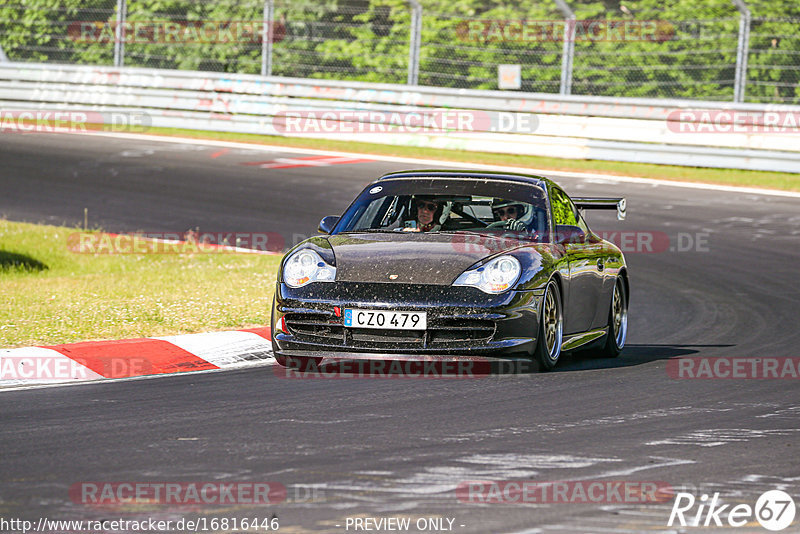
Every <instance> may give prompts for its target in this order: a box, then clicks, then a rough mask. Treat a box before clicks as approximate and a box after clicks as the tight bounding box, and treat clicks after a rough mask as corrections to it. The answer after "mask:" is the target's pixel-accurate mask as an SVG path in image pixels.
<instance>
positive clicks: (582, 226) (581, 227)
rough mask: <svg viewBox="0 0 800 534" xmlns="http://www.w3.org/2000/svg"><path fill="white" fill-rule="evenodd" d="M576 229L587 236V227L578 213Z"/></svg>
mask: <svg viewBox="0 0 800 534" xmlns="http://www.w3.org/2000/svg"><path fill="white" fill-rule="evenodd" d="M573 206H574V205H573ZM578 228H580V229H581V230H583V233H584V234H586V235H589V225H588V224H586V221H584V220H583V217H581V214H580V213H578Z"/></svg>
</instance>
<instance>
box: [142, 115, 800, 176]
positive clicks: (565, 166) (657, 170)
mask: <svg viewBox="0 0 800 534" xmlns="http://www.w3.org/2000/svg"><path fill="white" fill-rule="evenodd" d="M147 133H148V134H153V135H168V136H178V137H189V138H195V139H217V140H223V141H237V142H245V143H256V144H266V145H278V146H286V147H295V148H312V149H318V150H337V151H342V152H358V153H362V154H375V155H383V156H398V157H410V158H424V159H435V160H441V161H443V162H446V161H457V162H461V163H481V164H493V165H508V166H513V167H522V168H535V169H544V170H557V171H575V172H596V173H604V174H610V175H619V176H640V177H647V178H657V179H661V180H675V181H680V182H699V183H709V184H720V185H736V186H744V187H761V188H766V189H780V190H784V191H800V173H799V174H795V173H783V172H765V171H743V170H737V169H707V168H702V167H681V166H675V165H653V164H649V163H625V162H617V161H599V160H577V159H559V158H547V157H540V156H515V155H510V154H494V153H489V152H465V151H461V150H446V149H438V148H427V147H407V146H392V145H379V144H374V143H354V142H350V141H336V140H329V139H308V138H296V137H280V136H268V135H255V134H237V133H227V132H205V131H198V130H182V129H177V128H151V129H150V130H148V131H147Z"/></svg>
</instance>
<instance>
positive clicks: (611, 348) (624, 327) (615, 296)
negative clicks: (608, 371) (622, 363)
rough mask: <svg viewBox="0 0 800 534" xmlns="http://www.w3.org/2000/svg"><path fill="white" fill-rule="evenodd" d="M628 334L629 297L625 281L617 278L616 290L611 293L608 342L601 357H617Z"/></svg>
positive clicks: (602, 350) (601, 352)
mask: <svg viewBox="0 0 800 534" xmlns="http://www.w3.org/2000/svg"><path fill="white" fill-rule="evenodd" d="M627 336H628V299H627V294H626V293H625V283H624V282H623V281H622V278H617V280H616V282H615V283H614V292H613V293H612V294H611V305H610V306H609V310H608V333H607V334H606V343H605V345H604V346H603V348H602V349H601V350H600V352H599V353H598V356H600V357H601V358H616V357H617V356H619V353H620V352H622V348H623V347H624V346H625V339H626V338H627Z"/></svg>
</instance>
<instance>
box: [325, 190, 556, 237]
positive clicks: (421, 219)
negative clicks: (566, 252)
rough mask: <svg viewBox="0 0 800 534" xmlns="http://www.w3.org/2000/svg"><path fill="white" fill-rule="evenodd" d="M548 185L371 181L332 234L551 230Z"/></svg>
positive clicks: (529, 232)
mask: <svg viewBox="0 0 800 534" xmlns="http://www.w3.org/2000/svg"><path fill="white" fill-rule="evenodd" d="M548 220H549V216H548V212H547V203H546V201H545V192H544V190H543V189H542V188H541V187H539V186H537V185H534V184H526V183H521V182H513V181H509V180H501V179H491V178H487V179H478V180H476V179H469V180H467V179H454V178H417V179H397V180H384V181H381V182H379V183H377V184H373V185H372V186H370V187H368V188H367V189H365V190H364V192H363V193H361V195H360V196H359V197H358V198H357V199H356V201H355V202H354V203H353V204H352V205H351V206H350V208H348V210H347V211H346V212H345V213H344V215H343V216H342V218H341V220H340V221H339V223H338V224H337V226H336V229H335V231H334V233H337V234H338V233H346V232H434V233H446V232H479V233H505V232H512V233H514V234H515V235H516V236H519V237H528V238H532V239H537V240H540V239H544V237H545V236H547V235H548Z"/></svg>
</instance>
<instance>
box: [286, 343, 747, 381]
mask: <svg viewBox="0 0 800 534" xmlns="http://www.w3.org/2000/svg"><path fill="white" fill-rule="evenodd" d="M732 346H734V345H626V346H625V349H623V351H622V354H620V356H619V357H618V358H597V357H595V356H594V354H593V353H592V352H591V351H589V350H584V351H581V352H572V353H564V354H562V355H561V359H560V361H559V363H558V365H557V366H556V368H555V369H554V370H553V371H552V372H555V373H562V372H575V371H587V370H596V369H612V368H617V367H630V366H634V365H642V364H645V363H650V362H654V361H657V360H668V359H670V358H675V357H677V356H687V355H689V354H697V353H698V352H700V349H702V348H707V347H732ZM278 361H279V362H281V360H280V359H279V360H278ZM284 364H285V365H286V366H284ZM273 370H274V371H275V374H276V375H278V376H279V377H281V378H444V379H448V378H480V377H486V376H492V375H525V374H531V373H536V372H538V371H539V364H538V363H537V362H535V361H532V360H530V359H529V358H522V357H520V358H504V359H496V358H491V357H479V356H478V357H476V356H469V357H466V356H465V357H455V358H451V357H447V356H443V357H435V356H434V357H430V358H424V357H423V358H421V359H420V358H408V357H404V356H400V355H397V356H391V355H386V357H384V358H380V359H372V358H368V357H365V358H357V359H353V358H347V357H344V358H342V357H338V358H337V357H331V358H324V359H323V358H321V357H318V358H313V357H312V358H306V357H289V358H286V359H285V360H284V363H282V364H281V365H277V366H275V367H274V369H273Z"/></svg>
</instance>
